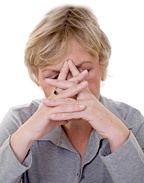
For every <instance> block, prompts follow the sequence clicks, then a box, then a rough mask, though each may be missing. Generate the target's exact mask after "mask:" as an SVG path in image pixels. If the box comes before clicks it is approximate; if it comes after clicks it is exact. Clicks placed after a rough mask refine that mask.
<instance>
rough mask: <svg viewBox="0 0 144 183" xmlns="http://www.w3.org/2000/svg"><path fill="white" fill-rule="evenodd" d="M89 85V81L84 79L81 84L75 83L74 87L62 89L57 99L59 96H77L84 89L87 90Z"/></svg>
mask: <svg viewBox="0 0 144 183" xmlns="http://www.w3.org/2000/svg"><path fill="white" fill-rule="evenodd" d="M87 86H88V82H87V81H83V82H81V83H79V84H75V85H73V86H72V87H70V88H68V89H66V90H63V91H61V93H60V94H59V95H57V99H58V98H71V97H75V96H77V95H78V94H79V93H80V92H82V90H85V89H86V88H87Z"/></svg>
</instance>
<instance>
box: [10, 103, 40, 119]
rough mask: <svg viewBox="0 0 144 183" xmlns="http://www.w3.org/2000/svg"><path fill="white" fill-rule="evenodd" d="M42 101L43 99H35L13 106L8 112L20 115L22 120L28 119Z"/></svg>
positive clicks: (16, 115)
mask: <svg viewBox="0 0 144 183" xmlns="http://www.w3.org/2000/svg"><path fill="white" fill-rule="evenodd" d="M41 101H42V100H33V101H31V102H30V103H26V104H22V105H17V106H13V107H12V108H11V109H10V110H9V111H8V113H11V114H13V115H15V117H20V118H21V119H22V120H27V119H28V118H30V117H31V116H32V115H33V114H34V113H35V112H36V110H37V109H38V107H39V105H40V104H41Z"/></svg>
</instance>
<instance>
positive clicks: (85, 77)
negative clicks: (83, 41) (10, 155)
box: [11, 40, 129, 162]
mask: <svg viewBox="0 0 144 183" xmlns="http://www.w3.org/2000/svg"><path fill="white" fill-rule="evenodd" d="M69 44H70V49H69V52H68V53H67V55H65V56H64V57H63V58H61V59H60V60H59V61H58V62H56V63H55V64H52V65H48V66H47V67H45V68H44V69H40V68H38V84H39V86H40V87H41V88H42V90H43V92H44V94H45V96H46V99H45V100H44V101H43V105H41V107H40V108H39V109H38V110H37V111H36V113H35V114H34V115H33V116H32V117H31V118H30V119H29V120H28V121H27V122H26V123H24V125H22V126H21V127H20V128H19V129H18V130H17V131H16V132H15V133H14V134H13V135H12V137H11V147H12V149H13V151H14V153H15V154H16V156H17V158H18V160H19V161H20V162H23V160H24V158H25V156H26V154H27V152H28V150H29V149H30V147H31V145H32V144H33V142H34V141H36V140H38V139H40V138H41V137H43V136H44V135H45V134H47V133H49V132H50V131H51V130H53V129H54V128H55V127H56V126H58V125H61V126H62V128H63V129H64V131H65V133H66V134H67V136H68V138H69V140H70V141H71V143H72V144H73V146H74V147H75V149H76V150H77V151H78V152H79V154H80V156H81V158H83V156H84V153H85V150H86V147H87V143H88V140H89V136H90V133H91V130H92V129H95V130H96V131H97V133H98V134H99V135H101V136H102V137H103V138H106V139H108V141H109V144H110V149H111V152H115V151H116V150H117V149H118V148H119V147H121V146H122V145H123V144H124V143H125V141H126V140H127V138H128V137H129V130H128V129H127V127H126V126H125V125H124V124H123V122H122V121H120V120H119V119H118V118H117V117H116V116H115V115H114V114H112V113H111V112H110V111H108V110H107V109H106V108H105V107H104V106H103V105H102V104H101V103H100V102H99V96H100V83H101V78H102V74H103V73H102V70H101V67H100V65H99V62H98V59H97V58H95V57H93V56H92V55H90V54H89V53H88V52H87V51H85V50H84V49H83V47H81V46H80V45H79V44H78V43H77V42H76V41H75V40H71V41H70V43H69ZM55 89H56V90H57V91H58V93H59V94H58V95H54V93H53V91H54V90H55Z"/></svg>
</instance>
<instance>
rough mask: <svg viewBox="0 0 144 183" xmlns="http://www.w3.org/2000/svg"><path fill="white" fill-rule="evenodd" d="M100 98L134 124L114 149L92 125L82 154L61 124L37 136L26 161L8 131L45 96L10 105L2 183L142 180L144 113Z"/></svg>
mask: <svg viewBox="0 0 144 183" xmlns="http://www.w3.org/2000/svg"><path fill="white" fill-rule="evenodd" d="M100 102H101V103H102V104H103V105H104V106H105V107H106V108H108V109H109V110H110V111H111V112H113V113H114V114H115V115H116V116H117V117H118V118H120V119H121V120H122V121H123V122H124V123H125V125H126V126H127V127H128V129H129V130H130V132H131V133H130V136H129V138H128V140H127V141H126V142H125V144H124V145H123V146H122V147H120V148H119V149H118V150H117V151H116V152H114V153H111V152H110V148H109V144H108V141H107V140H106V139H102V138H101V137H100V136H99V135H98V134H97V132H96V131H95V130H93V131H92V133H91V136H90V139H89V143H88V146H87V149H86V153H85V155H84V158H83V160H82V163H81V160H80V156H79V154H78V152H77V151H76V150H75V149H74V147H73V146H72V144H71V143H70V141H69V139H68V138H67V136H66V134H65V133H64V131H63V129H62V128H61V127H57V128H55V129H54V130H53V131H52V132H50V133H49V134H47V135H46V136H44V137H43V138H41V139H40V140H38V141H36V142H35V143H34V144H33V146H32V148H31V149H30V151H29V153H28V155H27V157H26V159H25V161H24V163H23V164H20V163H19V161H18V160H17V158H16V157H15V155H14V153H13V151H12V149H11V147H10V145H9V137H10V135H11V134H13V133H14V132H15V131H16V130H17V129H18V128H19V127H20V126H21V125H22V124H23V123H24V122H25V121H27V119H28V118H30V116H32V115H33V113H34V112H35V111H36V110H37V109H38V107H39V105H40V103H41V101H40V100H38V101H36V100H35V101H33V102H32V103H30V104H28V105H22V106H17V107H13V108H11V109H10V110H9V111H8V113H7V114H6V116H5V117H4V119H3V121H2V122H1V123H0V183H20V182H21V180H22V179H23V182H24V183H144V153H143V149H144V117H143V116H142V115H141V114H140V112H139V111H138V110H136V109H134V108H132V107H131V106H129V105H127V104H124V103H120V102H115V101H112V100H110V99H107V98H105V97H101V98H100Z"/></svg>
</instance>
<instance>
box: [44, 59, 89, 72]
mask: <svg viewBox="0 0 144 183" xmlns="http://www.w3.org/2000/svg"><path fill="white" fill-rule="evenodd" d="M87 63H90V64H92V61H89V60H88V61H84V62H82V63H80V64H78V65H76V67H80V66H82V65H84V64H87ZM41 71H42V72H45V71H50V72H59V70H54V69H43V70H41Z"/></svg>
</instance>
